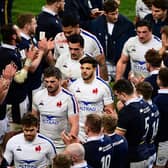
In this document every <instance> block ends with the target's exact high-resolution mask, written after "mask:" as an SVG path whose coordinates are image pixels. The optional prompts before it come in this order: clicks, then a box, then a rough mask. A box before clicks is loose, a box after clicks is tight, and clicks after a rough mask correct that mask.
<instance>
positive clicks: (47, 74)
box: [44, 66, 62, 80]
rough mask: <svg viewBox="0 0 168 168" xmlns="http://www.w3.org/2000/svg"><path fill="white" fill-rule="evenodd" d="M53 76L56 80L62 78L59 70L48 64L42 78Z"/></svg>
mask: <svg viewBox="0 0 168 168" xmlns="http://www.w3.org/2000/svg"><path fill="white" fill-rule="evenodd" d="M52 76H55V77H56V78H57V79H58V80H60V79H62V74H61V71H60V70H59V69H58V68H57V67H54V66H49V67H48V68H46V69H45V70H44V78H48V77H52Z"/></svg>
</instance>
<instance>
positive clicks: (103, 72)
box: [96, 53, 108, 81]
mask: <svg viewBox="0 0 168 168" xmlns="http://www.w3.org/2000/svg"><path fill="white" fill-rule="evenodd" d="M96 60H97V61H98V63H99V66H100V77H101V78H103V79H104V80H105V81H108V72H107V66H106V61H105V56H104V54H103V53H102V54H100V55H98V56H96Z"/></svg>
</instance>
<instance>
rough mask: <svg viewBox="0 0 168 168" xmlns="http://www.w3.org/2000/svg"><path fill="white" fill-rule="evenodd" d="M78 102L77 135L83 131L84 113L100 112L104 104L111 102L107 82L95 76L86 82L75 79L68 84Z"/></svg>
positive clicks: (110, 93)
mask: <svg viewBox="0 0 168 168" xmlns="http://www.w3.org/2000/svg"><path fill="white" fill-rule="evenodd" d="M69 89H70V91H71V92H72V93H74V95H75V97H76V98H77V101H78V104H79V126H80V131H79V135H80V136H81V134H83V132H84V122H85V118H86V115H88V114H91V113H102V112H103V108H104V105H108V104H111V103H113V98H112V92H111V89H110V87H109V86H108V84H107V83H106V82H105V81H104V80H103V79H101V78H99V77H95V79H94V80H93V81H92V83H89V84H86V83H84V81H83V79H82V78H80V79H77V80H76V81H74V82H73V83H72V84H71V86H70V88H69Z"/></svg>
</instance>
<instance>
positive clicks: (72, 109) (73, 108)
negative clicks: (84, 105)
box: [68, 95, 79, 116]
mask: <svg viewBox="0 0 168 168" xmlns="http://www.w3.org/2000/svg"><path fill="white" fill-rule="evenodd" d="M78 113H79V107H78V103H77V101H76V98H75V97H74V96H73V95H72V96H70V97H69V101H68V116H71V115H76V114H78Z"/></svg>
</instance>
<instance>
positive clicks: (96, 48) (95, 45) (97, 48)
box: [92, 37, 104, 57]
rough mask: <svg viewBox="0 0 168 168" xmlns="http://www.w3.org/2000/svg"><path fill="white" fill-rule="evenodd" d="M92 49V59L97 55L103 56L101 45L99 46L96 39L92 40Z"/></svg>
mask: <svg viewBox="0 0 168 168" xmlns="http://www.w3.org/2000/svg"><path fill="white" fill-rule="evenodd" d="M92 47H93V48H94V51H93V57H96V56H98V55H101V54H103V53H104V52H103V47H102V45H101V44H100V42H99V40H98V39H97V37H95V38H94V40H93V46H92Z"/></svg>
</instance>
